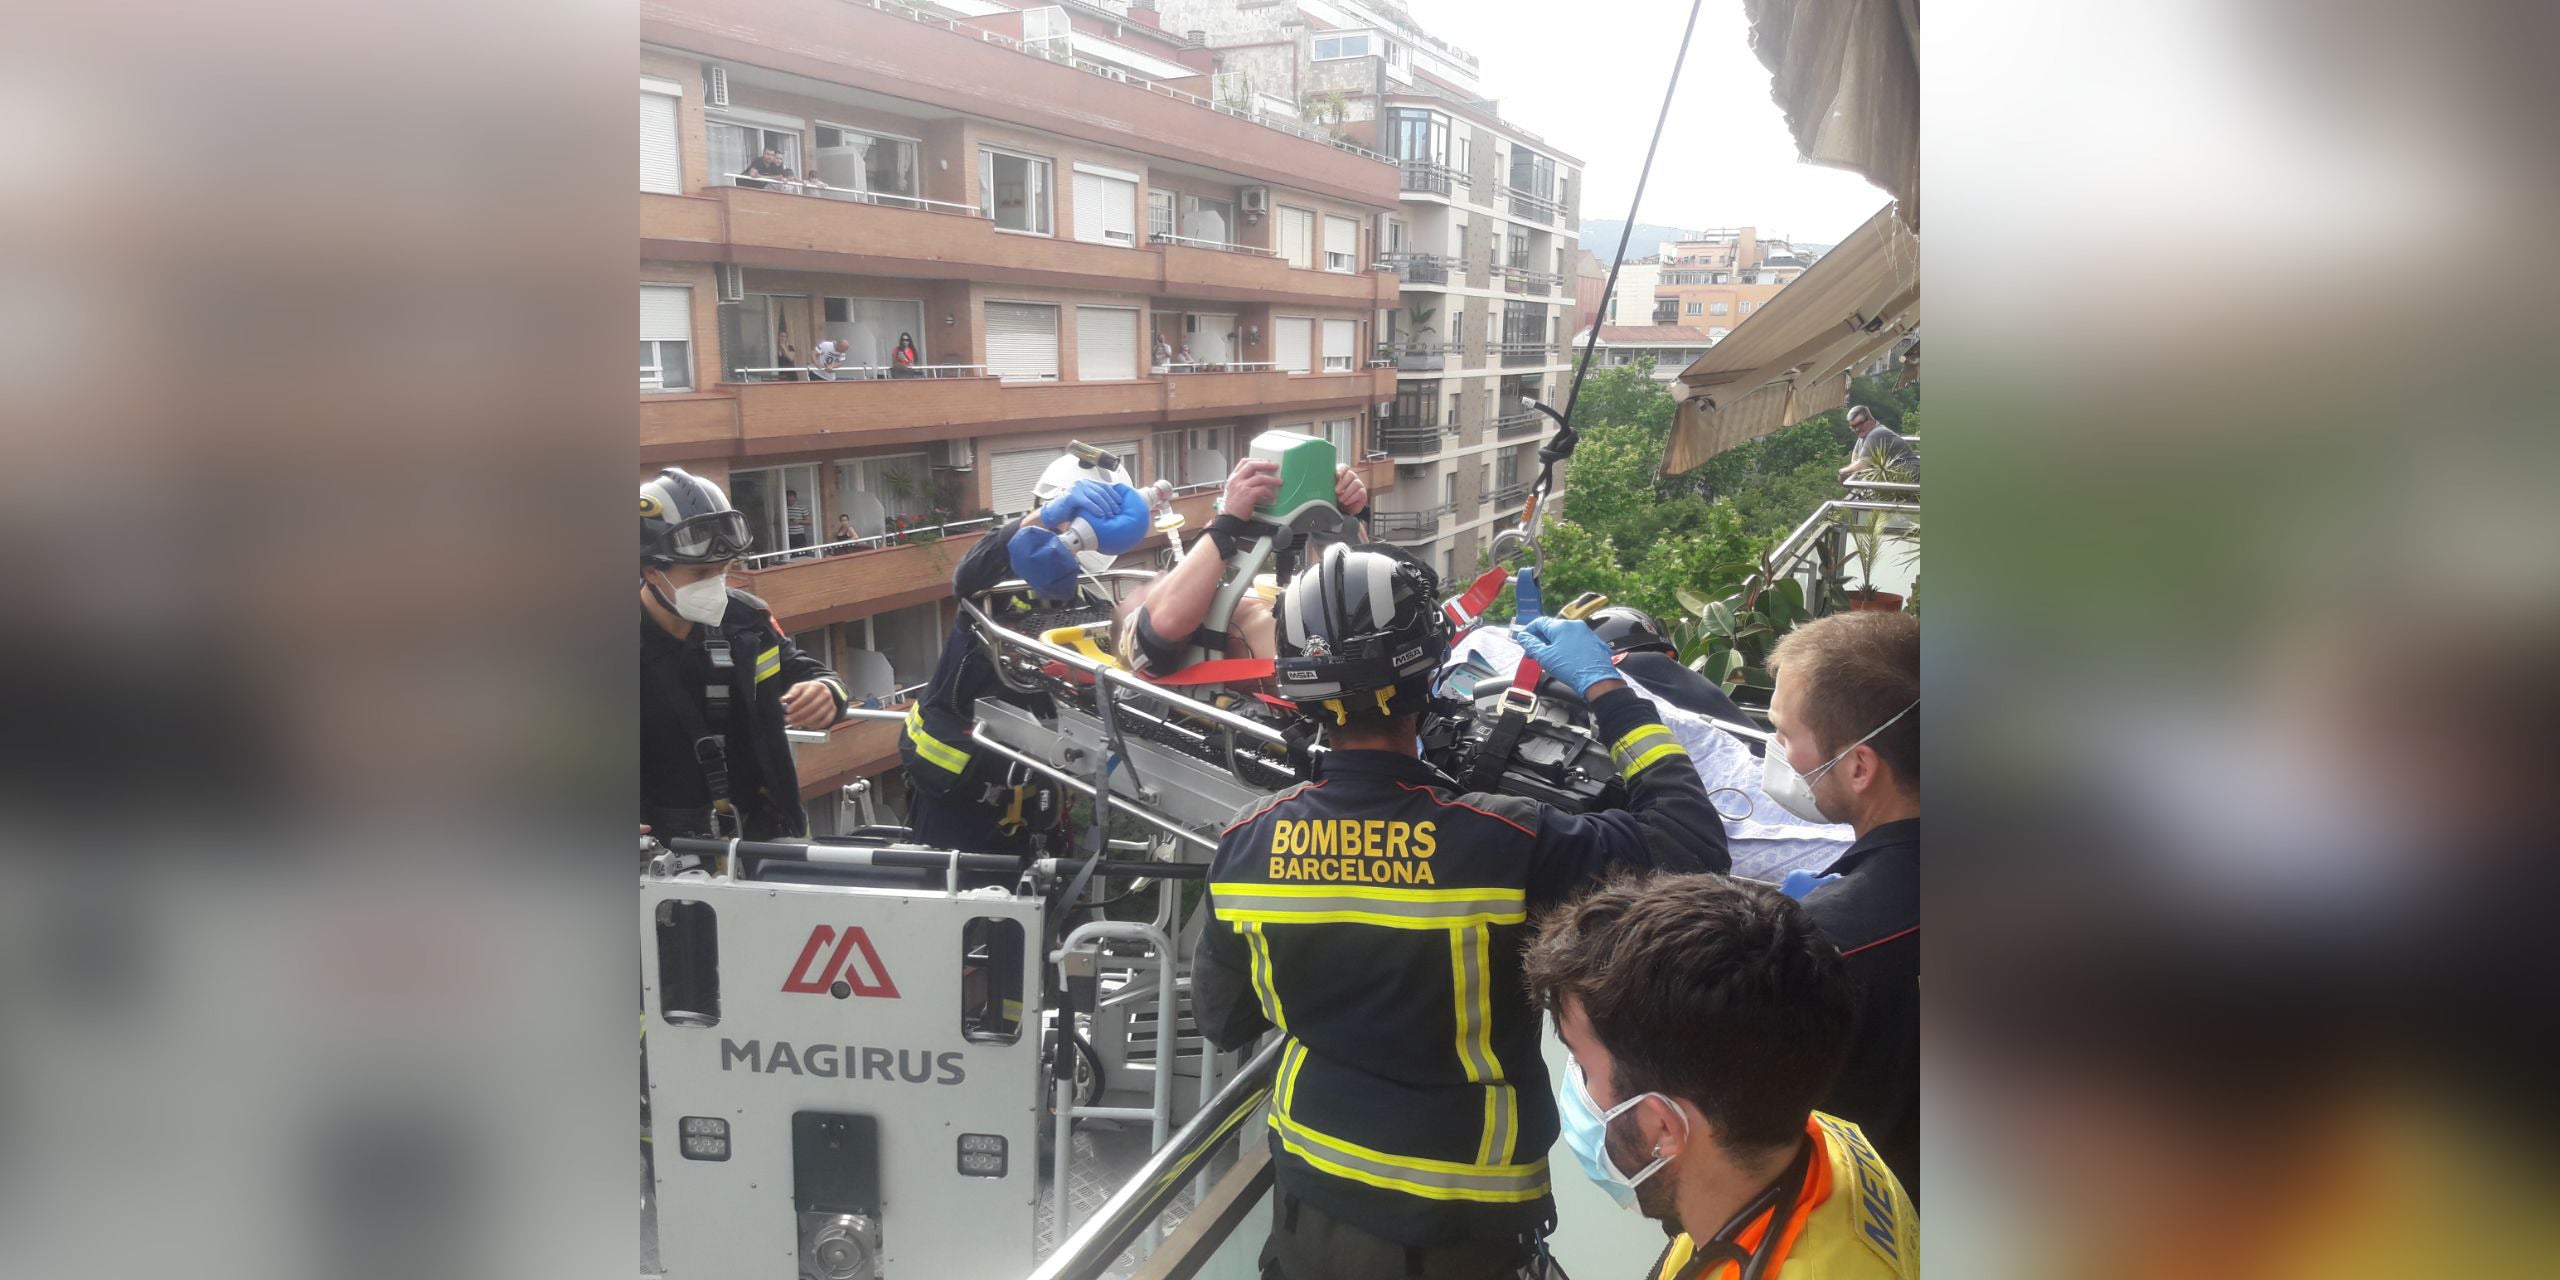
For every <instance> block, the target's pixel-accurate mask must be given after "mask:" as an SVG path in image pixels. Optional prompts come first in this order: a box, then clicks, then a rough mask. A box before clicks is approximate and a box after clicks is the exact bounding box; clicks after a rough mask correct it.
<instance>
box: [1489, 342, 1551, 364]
mask: <svg viewBox="0 0 2560 1280" xmlns="http://www.w3.org/2000/svg"><path fill="white" fill-rule="evenodd" d="M1493 345H1494V350H1495V351H1497V352H1499V353H1500V354H1501V356H1502V363H1503V367H1505V368H1510V367H1512V366H1515V365H1534V364H1545V363H1547V362H1548V361H1547V352H1548V350H1549V348H1548V346H1547V344H1546V343H1543V342H1497V343H1495V344H1493Z"/></svg>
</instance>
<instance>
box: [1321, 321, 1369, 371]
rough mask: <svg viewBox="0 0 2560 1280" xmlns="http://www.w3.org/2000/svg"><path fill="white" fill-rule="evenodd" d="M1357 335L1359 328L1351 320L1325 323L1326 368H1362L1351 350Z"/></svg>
mask: <svg viewBox="0 0 2560 1280" xmlns="http://www.w3.org/2000/svg"><path fill="white" fill-rule="evenodd" d="M1357 333H1358V329H1357V327H1356V326H1355V325H1354V324H1353V323H1352V322H1351V321H1349V320H1327V321H1325V322H1324V367H1326V368H1328V369H1356V368H1359V367H1360V361H1359V360H1358V358H1357V357H1356V354H1355V353H1354V352H1353V351H1352V349H1351V347H1352V342H1353V340H1354V338H1355V336H1356V334H1357Z"/></svg>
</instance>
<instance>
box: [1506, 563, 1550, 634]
mask: <svg viewBox="0 0 2560 1280" xmlns="http://www.w3.org/2000/svg"><path fill="white" fill-rule="evenodd" d="M1511 599H1512V602H1513V603H1514V605H1515V606H1516V607H1515V608H1514V609H1513V611H1512V614H1511V620H1512V621H1513V622H1514V623H1517V624H1519V625H1521V626H1524V627H1525V626H1527V625H1529V624H1530V623H1532V622H1535V621H1537V620H1538V619H1539V618H1541V617H1543V616H1545V613H1546V610H1545V609H1544V607H1543V606H1542V604H1541V602H1540V600H1539V598H1538V569H1537V566H1535V565H1531V566H1530V567H1528V568H1526V569H1522V570H1521V571H1520V572H1519V574H1518V575H1517V576H1515V577H1514V578H1513V579H1512V582H1511Z"/></svg>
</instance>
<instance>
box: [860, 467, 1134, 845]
mask: <svg viewBox="0 0 2560 1280" xmlns="http://www.w3.org/2000/svg"><path fill="white" fill-rule="evenodd" d="M1032 502H1033V507H1032V510H1031V511H1030V513H1028V514H1026V515H1024V516H1022V517H1020V518H1019V519H1015V520H1009V521H1007V522H1005V523H1004V524H1002V525H1000V526H998V527H997V528H996V529H995V531H994V532H992V533H989V534H988V535H987V536H986V537H983V538H980V539H979V540H978V544H977V545H976V546H974V547H971V548H969V553H968V554H967V555H965V556H963V557H961V559H960V567H959V568H958V569H957V570H956V571H954V572H953V574H952V575H951V589H952V591H953V593H954V594H956V595H958V596H959V597H960V598H961V599H963V600H971V599H975V598H977V597H978V596H979V594H980V593H982V592H985V591H988V590H990V589H992V588H994V587H995V586H996V584H998V583H1000V582H1003V581H1004V580H1006V579H1007V578H1020V579H1022V580H1023V581H1024V582H1026V583H1028V584H1030V586H1031V590H1029V591H1018V592H1014V593H1012V594H1010V595H1007V596H1004V597H1002V598H999V599H996V600H993V601H990V602H989V613H990V615H991V616H992V617H994V618H995V620H996V621H997V622H998V623H1007V622H1011V621H1016V620H1019V619H1020V618H1022V617H1023V616H1025V615H1027V614H1029V613H1031V612H1033V611H1034V610H1035V609H1037V608H1039V607H1040V604H1041V601H1043V600H1046V601H1048V602H1049V603H1050V607H1053V608H1054V607H1056V606H1057V604H1058V603H1059V602H1062V601H1071V602H1080V603H1084V604H1088V605H1092V606H1094V607H1097V608H1099V607H1102V606H1103V605H1104V604H1105V603H1107V602H1105V601H1102V600H1100V599H1097V598H1093V597H1090V596H1088V595H1086V594H1085V593H1083V592H1082V591H1081V590H1080V588H1079V587H1078V585H1077V575H1078V571H1079V570H1084V569H1090V570H1101V569H1105V568H1108V567H1110V565H1111V564H1112V562H1113V560H1114V558H1115V557H1116V556H1118V555H1119V554H1120V553H1122V552H1125V551H1128V550H1129V549H1130V548H1132V547H1135V546H1136V545H1137V544H1138V543H1139V542H1141V541H1144V540H1145V538H1146V536H1147V534H1148V532H1149V531H1150V529H1151V527H1152V525H1151V521H1150V519H1149V515H1148V505H1147V501H1146V499H1145V497H1144V495H1142V494H1140V493H1139V491H1138V490H1137V489H1136V488H1134V487H1132V486H1131V485H1130V483H1129V475H1128V472H1127V471H1126V470H1125V469H1123V468H1122V467H1121V466H1120V465H1119V460H1118V459H1117V458H1115V457H1113V456H1112V455H1110V454H1108V453H1103V452H1101V451H1099V450H1083V451H1081V452H1080V453H1070V454H1065V455H1061V456H1060V457H1059V458H1058V460H1057V461H1056V462H1054V463H1051V464H1050V466H1049V468H1048V470H1047V471H1044V472H1043V473H1041V477H1040V480H1039V483H1038V484H1037V485H1036V486H1035V487H1034V489H1033V491H1032ZM980 698H994V699H996V700H998V701H1000V702H1005V703H1010V704H1012V705H1013V706H1017V707H1020V708H1022V709H1023V710H1025V711H1029V712H1031V713H1032V714H1033V715H1036V716H1039V717H1041V718H1042V719H1044V720H1052V719H1055V718H1056V716H1057V707H1056V705H1055V702H1054V700H1052V699H1051V698H1050V697H1049V695H1047V694H1046V693H1024V692H1022V691H1020V690H1017V689H1013V688H1010V687H1008V686H1007V685H1006V684H1005V683H1004V681H1003V679H1002V678H1000V677H999V676H998V675H997V674H996V667H995V661H994V659H993V658H991V657H990V656H989V655H988V654H987V652H986V650H985V649H984V648H983V647H982V646H981V644H980V642H979V639H978V635H977V632H976V631H975V630H973V629H972V628H971V627H970V626H969V624H968V621H967V620H966V619H962V620H959V621H956V622H954V623H953V624H952V627H951V634H950V636H949V637H948V638H947V639H946V640H944V642H943V645H942V657H941V660H940V661H938V662H936V663H935V664H934V668H933V678H932V681H931V682H930V683H928V684H927V685H926V686H925V691H924V696H923V697H921V698H919V699H918V700H917V701H916V704H915V706H914V707H912V708H911V709H909V710H908V712H907V723H906V729H905V731H904V733H902V734H901V735H900V736H899V739H898V757H899V760H900V762H901V763H903V764H904V765H905V766H906V775H907V828H908V830H909V831H910V832H911V833H912V834H913V836H914V837H915V839H916V840H917V841H919V842H921V843H924V844H929V845H932V846H933V847H935V848H938V849H958V850H962V851H964V852H968V853H1001V854H1011V855H1013V856H1015V857H1024V858H1028V857H1033V856H1036V855H1038V854H1039V853H1041V852H1044V851H1045V852H1049V853H1056V854H1062V853H1064V852H1066V849H1067V844H1066V840H1067V834H1068V833H1067V805H1066V795H1065V792H1064V791H1063V790H1062V789H1060V788H1059V787H1058V785H1057V784H1056V783H1054V782H1051V781H1048V780H1046V779H1044V778H1041V777H1039V776H1038V775H1036V774H1034V773H1032V772H1031V771H1030V770H1028V769H1025V768H1023V767H1022V766H1020V765H1017V764H1015V763H1013V762H1012V761H1010V760H1006V759H1004V758H1003V757H1001V756H999V755H997V754H996V753H994V752H992V751H989V750H986V749H985V748H983V747H981V746H979V745H978V742H977V738H976V732H975V727H976V725H977V715H978V713H977V705H978V699H980Z"/></svg>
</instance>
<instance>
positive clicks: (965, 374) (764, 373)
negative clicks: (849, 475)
mask: <svg viewBox="0 0 2560 1280" xmlns="http://www.w3.org/2000/svg"><path fill="white" fill-rule="evenodd" d="M986 374H987V367H986V366H985V365H982V364H918V365H909V366H907V367H906V368H903V369H901V368H898V367H897V366H895V365H885V364H840V365H835V366H833V367H830V368H825V369H821V368H819V367H818V366H816V365H813V364H786V365H773V366H771V367H767V368H748V367H740V368H736V369H731V370H730V371H729V380H730V381H731V382H893V381H900V380H903V379H907V378H983V377H985V376H986Z"/></svg>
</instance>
